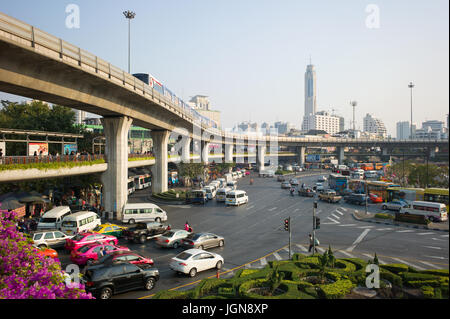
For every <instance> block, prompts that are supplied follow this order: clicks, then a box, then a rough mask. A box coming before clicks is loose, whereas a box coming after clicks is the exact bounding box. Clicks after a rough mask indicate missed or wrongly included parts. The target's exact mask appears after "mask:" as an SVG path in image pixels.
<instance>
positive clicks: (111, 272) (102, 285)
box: [81, 263, 159, 299]
mask: <svg viewBox="0 0 450 319" xmlns="http://www.w3.org/2000/svg"><path fill="white" fill-rule="evenodd" d="M158 280H159V271H158V269H156V268H153V267H151V266H149V265H133V264H129V263H119V264H111V265H102V266H100V267H99V265H95V266H92V267H88V268H87V269H86V271H85V273H84V275H83V277H82V279H81V282H82V283H83V284H84V285H85V287H86V291H87V292H90V293H92V294H93V295H94V296H95V297H97V298H99V299H110V298H111V297H112V296H113V295H115V294H118V293H121V292H126V291H130V290H138V289H145V290H152V289H153V288H154V287H155V284H156V282H157V281H158Z"/></svg>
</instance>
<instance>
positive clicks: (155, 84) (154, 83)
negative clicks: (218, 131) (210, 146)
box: [133, 73, 219, 128]
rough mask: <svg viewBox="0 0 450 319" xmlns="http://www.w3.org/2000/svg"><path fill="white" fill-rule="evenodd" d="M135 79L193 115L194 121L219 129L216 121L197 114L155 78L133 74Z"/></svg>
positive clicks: (148, 75) (146, 74)
mask: <svg viewBox="0 0 450 319" xmlns="http://www.w3.org/2000/svg"><path fill="white" fill-rule="evenodd" d="M133 76H134V77H136V78H138V79H139V80H141V81H142V82H144V83H146V84H147V85H149V86H150V87H151V88H152V89H154V90H155V91H157V92H158V93H159V94H161V95H163V96H165V97H166V98H168V99H169V100H171V101H172V103H173V104H175V105H176V106H178V107H180V108H182V109H183V110H185V112H187V113H188V114H190V115H192V116H193V117H194V119H196V120H197V121H199V122H201V123H202V124H205V125H207V126H209V127H213V128H219V125H218V124H217V122H216V121H214V120H211V119H210V118H208V117H206V116H204V115H201V114H200V113H199V112H197V111H196V110H195V109H194V108H192V107H191V106H189V105H188V104H187V103H185V102H184V101H183V100H182V99H180V98H179V97H178V96H176V95H175V93H173V92H172V91H171V90H169V88H167V87H165V86H164V85H163V84H162V83H161V81H158V80H157V79H156V78H155V77H154V76H152V75H151V74H148V73H136V74H133Z"/></svg>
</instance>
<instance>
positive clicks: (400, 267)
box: [380, 264, 409, 274]
mask: <svg viewBox="0 0 450 319" xmlns="http://www.w3.org/2000/svg"><path fill="white" fill-rule="evenodd" d="M380 267H381V268H382V269H386V270H389V271H390V272H392V273H394V274H398V273H401V272H407V271H408V268H409V267H408V266H407V265H404V264H385V265H380Z"/></svg>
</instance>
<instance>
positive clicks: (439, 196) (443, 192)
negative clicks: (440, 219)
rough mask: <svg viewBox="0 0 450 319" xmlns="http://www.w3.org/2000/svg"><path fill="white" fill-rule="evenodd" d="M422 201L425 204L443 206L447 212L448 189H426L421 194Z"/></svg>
mask: <svg viewBox="0 0 450 319" xmlns="http://www.w3.org/2000/svg"><path fill="white" fill-rule="evenodd" d="M423 200H424V201H426V202H432V203H442V204H445V206H447V212H448V208H449V205H448V188H426V189H425V191H424V193H423Z"/></svg>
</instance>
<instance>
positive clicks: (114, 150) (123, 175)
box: [101, 116, 133, 219]
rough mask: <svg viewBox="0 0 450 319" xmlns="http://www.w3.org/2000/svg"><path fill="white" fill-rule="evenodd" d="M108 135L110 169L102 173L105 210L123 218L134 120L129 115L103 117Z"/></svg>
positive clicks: (107, 156)
mask: <svg viewBox="0 0 450 319" xmlns="http://www.w3.org/2000/svg"><path fill="white" fill-rule="evenodd" d="M101 121H102V124H103V131H104V133H105V137H106V147H105V154H106V158H107V161H108V170H107V171H106V172H104V173H103V174H102V177H101V180H102V183H103V196H104V197H103V205H104V207H105V211H107V212H114V213H116V218H117V219H122V209H123V206H124V205H125V204H126V203H127V200H128V187H127V184H128V182H127V181H128V131H129V129H130V127H131V123H132V122H133V120H132V119H131V118H129V117H126V116H124V117H113V118H102V119H101Z"/></svg>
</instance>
